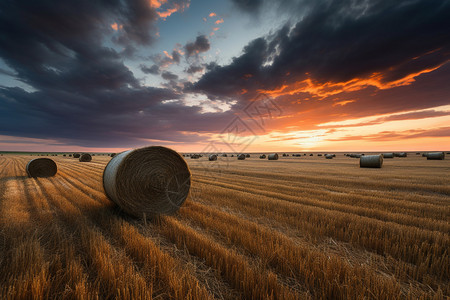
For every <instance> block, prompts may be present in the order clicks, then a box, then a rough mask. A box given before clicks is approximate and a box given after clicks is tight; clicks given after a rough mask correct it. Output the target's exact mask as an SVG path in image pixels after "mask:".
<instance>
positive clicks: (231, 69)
mask: <svg viewBox="0 0 450 300" xmlns="http://www.w3.org/2000/svg"><path fill="white" fill-rule="evenodd" d="M298 12H299V13H300V10H299V11H298ZM292 13H293V14H294V12H292ZM449 15H450V1H435V0H432V1H428V0H423V1H408V2H396V1H387V0H383V1H381V0H379V1H354V0H348V1H316V2H314V5H312V7H310V12H309V14H307V15H306V16H304V17H303V18H302V19H301V20H300V21H298V22H297V23H296V24H295V25H294V26H284V27H283V28H281V29H280V30H279V31H277V32H275V33H274V34H272V35H269V36H266V37H262V38H259V39H256V40H254V41H252V42H250V43H249V44H248V46H247V47H245V48H244V50H243V54H242V55H241V56H239V57H236V58H234V59H233V61H232V63H231V64H229V65H226V66H215V67H213V68H211V69H210V70H209V72H207V73H206V74H205V75H204V76H203V77H202V78H201V79H200V80H199V81H198V82H197V83H196V84H195V85H194V87H193V88H194V89H195V90H197V91H205V92H207V93H209V94H215V95H222V96H230V95H233V94H236V93H237V92H239V91H241V90H242V89H245V90H248V91H249V94H251V92H252V91H253V92H254V91H255V90H256V89H266V90H267V89H275V88H278V87H280V86H281V85H283V84H290V83H292V82H295V81H299V80H304V79H307V78H310V79H311V80H313V82H315V83H318V84H320V83H325V82H342V81H348V80H352V79H361V78H369V77H370V76H372V75H373V74H379V76H380V78H379V80H380V82H381V84H386V83H389V82H392V81H395V80H398V79H401V78H404V77H406V76H408V75H409V74H412V73H417V72H421V71H423V70H425V69H431V68H436V67H438V66H439V65H441V64H443V63H445V62H446V61H448V60H449V59H450V18H448V16H449ZM288 75H289V76H288Z"/></svg>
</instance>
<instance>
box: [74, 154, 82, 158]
mask: <svg viewBox="0 0 450 300" xmlns="http://www.w3.org/2000/svg"><path fill="white" fill-rule="evenodd" d="M80 156H81V154H80V153H74V154H73V158H80Z"/></svg>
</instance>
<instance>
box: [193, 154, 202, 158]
mask: <svg viewBox="0 0 450 300" xmlns="http://www.w3.org/2000/svg"><path fill="white" fill-rule="evenodd" d="M199 158H200V155H198V154H191V159H199Z"/></svg>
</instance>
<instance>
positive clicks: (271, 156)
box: [267, 153, 278, 160]
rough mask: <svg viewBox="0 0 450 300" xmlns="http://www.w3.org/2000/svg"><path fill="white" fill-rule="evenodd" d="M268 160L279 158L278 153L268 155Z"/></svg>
mask: <svg viewBox="0 0 450 300" xmlns="http://www.w3.org/2000/svg"><path fill="white" fill-rule="evenodd" d="M267 159H268V160H278V153H272V154H269V156H267Z"/></svg>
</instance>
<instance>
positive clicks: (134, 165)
mask: <svg viewBox="0 0 450 300" xmlns="http://www.w3.org/2000/svg"><path fill="white" fill-rule="evenodd" d="M190 186H191V172H190V171H189V167H188V165H187V163H186V161H185V160H184V159H183V158H182V157H181V155H179V154H178V153H177V152H176V151H174V150H172V149H169V148H166V147H160V146H151V147H145V148H140V149H136V150H129V151H125V152H122V153H120V154H118V155H116V156H115V157H114V158H113V159H111V160H110V161H109V163H108V164H107V165H106V167H105V170H104V172H103V187H104V189H105V192H106V195H107V196H108V198H109V199H111V200H112V201H113V202H114V203H116V204H117V205H118V206H119V207H120V208H121V209H122V210H123V211H125V212H126V213H128V214H130V215H133V216H135V217H143V216H144V214H145V216H154V215H158V214H171V213H174V212H176V211H177V210H178V209H179V208H180V207H181V205H182V204H183V203H184V201H185V200H186V198H187V196H188V194H189V189H190Z"/></svg>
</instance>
